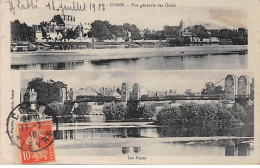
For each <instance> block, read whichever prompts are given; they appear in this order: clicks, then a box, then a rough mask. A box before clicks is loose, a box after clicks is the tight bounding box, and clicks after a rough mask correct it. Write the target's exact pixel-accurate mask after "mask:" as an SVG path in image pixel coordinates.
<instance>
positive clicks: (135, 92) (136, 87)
mask: <svg viewBox="0 0 260 168" xmlns="http://www.w3.org/2000/svg"><path fill="white" fill-rule="evenodd" d="M130 98H131V99H132V100H139V98H140V85H139V84H138V83H135V84H133V88H132V93H131V97H130Z"/></svg>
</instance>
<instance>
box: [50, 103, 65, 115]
mask: <svg viewBox="0 0 260 168" xmlns="http://www.w3.org/2000/svg"><path fill="white" fill-rule="evenodd" d="M49 106H50V108H51V109H52V110H53V111H54V113H55V115H56V116H62V115H63V114H64V111H65V107H64V106H63V104H60V103H58V102H53V103H50V104H49Z"/></svg>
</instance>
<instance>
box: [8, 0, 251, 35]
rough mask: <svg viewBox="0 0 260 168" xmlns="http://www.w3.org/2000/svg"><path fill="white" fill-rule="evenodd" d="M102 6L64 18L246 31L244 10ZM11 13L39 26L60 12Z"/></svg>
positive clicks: (158, 28) (159, 28) (17, 17)
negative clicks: (196, 25)
mask: <svg viewBox="0 0 260 168" xmlns="http://www.w3.org/2000/svg"><path fill="white" fill-rule="evenodd" d="M21 1H25V0H21ZM35 1H36V0H35ZM82 1H83V0H82ZM46 2H48V1H46ZM80 2H81V1H80ZM136 2H138V1H136ZM69 3H71V2H69ZM14 4H15V3H14ZM106 5H108V6H106V7H105V11H99V10H96V12H95V13H94V12H93V10H92V11H90V10H88V11H84V12H81V11H77V12H75V11H71V12H65V14H71V15H73V16H75V17H76V22H77V23H91V22H93V21H94V20H107V21H109V22H110V23H111V24H116V25H119V24H123V23H126V22H128V23H131V24H136V25H137V27H139V28H140V29H144V28H149V29H153V30H162V29H163V26H165V25H170V26H177V25H179V23H180V21H181V20H183V21H184V22H185V24H186V26H190V25H195V24H202V25H204V26H206V28H231V29H233V28H239V27H244V28H246V27H247V10H246V9H243V8H234V7H233V8H223V7H222V8H217V7H174V8H166V7H162V8H159V7H155V8H140V7H139V8H133V7H131V4H130V3H129V7H125V8H120V7H118V8H115V7H109V3H106ZM125 5H127V4H125ZM14 6H15V5H14ZM15 12H16V13H15V15H11V20H15V19H19V20H20V21H21V22H25V23H27V24H29V25H32V24H39V23H40V22H41V21H50V20H51V18H52V17H53V15H55V14H61V11H53V10H49V9H48V8H46V7H44V8H43V7H38V9H31V10H18V9H15ZM10 14H11V13H10Z"/></svg>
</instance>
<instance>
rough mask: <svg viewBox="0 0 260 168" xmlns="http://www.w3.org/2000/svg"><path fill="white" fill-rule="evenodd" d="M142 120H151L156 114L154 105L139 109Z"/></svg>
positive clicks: (146, 105)
mask: <svg viewBox="0 0 260 168" xmlns="http://www.w3.org/2000/svg"><path fill="white" fill-rule="evenodd" d="M140 111H141V114H142V118H145V119H147V118H153V117H155V114H156V105H155V104H145V105H144V106H143V107H141V108H140Z"/></svg>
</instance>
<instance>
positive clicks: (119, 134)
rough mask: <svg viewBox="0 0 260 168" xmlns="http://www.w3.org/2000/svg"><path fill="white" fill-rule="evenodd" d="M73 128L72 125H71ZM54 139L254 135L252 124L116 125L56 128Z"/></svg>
mask: <svg viewBox="0 0 260 168" xmlns="http://www.w3.org/2000/svg"><path fill="white" fill-rule="evenodd" d="M71 128H73V127H71ZM54 132H55V133H57V136H56V139H57V140H58V139H63V140H67V139H88V138H163V137H211V136H235V137H254V126H253V125H244V126H238V127H234V128H226V129H218V128H214V129H209V128H207V129H203V128H189V129H187V128H174V127H149V128H145V127H139V128H138V127H133V128H131V127H118V128H87V129H70V130H58V131H57V132H56V131H54Z"/></svg>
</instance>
